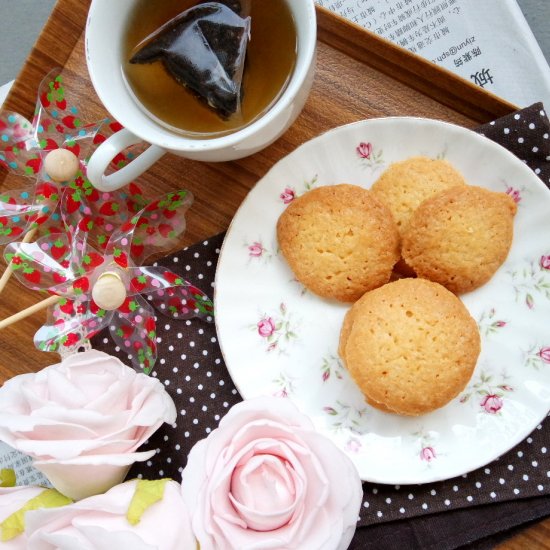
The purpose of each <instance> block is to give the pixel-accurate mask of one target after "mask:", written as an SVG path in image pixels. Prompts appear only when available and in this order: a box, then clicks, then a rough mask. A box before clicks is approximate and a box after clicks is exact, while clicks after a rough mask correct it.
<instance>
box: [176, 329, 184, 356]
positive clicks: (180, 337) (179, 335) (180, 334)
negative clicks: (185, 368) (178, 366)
mask: <svg viewBox="0 0 550 550" xmlns="http://www.w3.org/2000/svg"><path fill="white" fill-rule="evenodd" d="M177 336H178V338H179V339H180V340H181V339H182V337H183V334H182V333H181V332H178V334H177ZM182 359H184V358H183V357H182Z"/></svg>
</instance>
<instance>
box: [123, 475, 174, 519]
mask: <svg viewBox="0 0 550 550" xmlns="http://www.w3.org/2000/svg"><path fill="white" fill-rule="evenodd" d="M168 481H170V479H155V480H147V479H140V480H138V482H137V485H136V492H135V493H134V496H133V497H132V501H131V502H130V507H129V508H128V512H127V514H126V519H127V520H128V522H129V523H130V524H131V525H137V524H138V523H139V522H140V520H141V516H143V514H144V513H145V512H146V511H147V509H148V508H150V507H151V506H152V505H153V504H155V503H157V502H159V501H160V500H162V499H163V498H164V488H165V487H166V483H167V482H168Z"/></svg>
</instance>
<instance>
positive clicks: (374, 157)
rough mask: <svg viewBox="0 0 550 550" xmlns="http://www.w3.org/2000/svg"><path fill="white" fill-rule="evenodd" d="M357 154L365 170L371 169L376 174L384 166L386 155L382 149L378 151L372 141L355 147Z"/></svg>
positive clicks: (363, 142)
mask: <svg viewBox="0 0 550 550" xmlns="http://www.w3.org/2000/svg"><path fill="white" fill-rule="evenodd" d="M355 152H356V153H357V156H358V157H359V161H360V162H361V165H362V166H363V167H364V168H369V169H370V171H371V172H375V171H376V170H378V169H379V168H381V167H382V166H383V165H384V153H383V151H382V150H381V149H380V150H379V151H376V150H375V149H374V146H373V144H372V143H371V142H370V141H362V142H361V143H359V145H357V147H355Z"/></svg>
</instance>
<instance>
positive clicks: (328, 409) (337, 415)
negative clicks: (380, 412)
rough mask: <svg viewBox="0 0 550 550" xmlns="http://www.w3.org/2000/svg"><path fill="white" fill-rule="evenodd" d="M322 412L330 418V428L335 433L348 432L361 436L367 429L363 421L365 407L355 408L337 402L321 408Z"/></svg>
mask: <svg viewBox="0 0 550 550" xmlns="http://www.w3.org/2000/svg"><path fill="white" fill-rule="evenodd" d="M323 412H324V413H325V414H327V415H329V417H330V418H331V427H332V429H333V430H334V431H336V432H338V431H340V430H349V431H350V432H352V433H355V434H358V435H362V434H364V433H365V432H367V431H368V429H369V428H368V426H367V425H366V424H365V421H364V419H365V416H366V414H367V407H355V406H353V405H350V404H348V403H343V402H342V401H339V400H337V401H336V402H335V403H333V404H332V405H327V406H325V407H323Z"/></svg>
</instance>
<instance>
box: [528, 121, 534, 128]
mask: <svg viewBox="0 0 550 550" xmlns="http://www.w3.org/2000/svg"><path fill="white" fill-rule="evenodd" d="M534 129H535V125H534V124H533V123H532V122H531V123H530V124H529V130H534Z"/></svg>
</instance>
